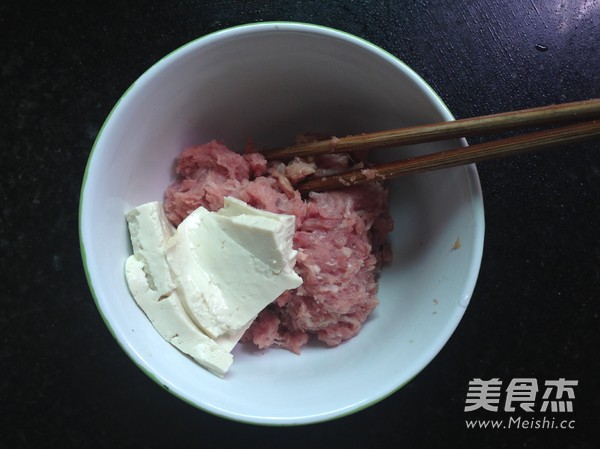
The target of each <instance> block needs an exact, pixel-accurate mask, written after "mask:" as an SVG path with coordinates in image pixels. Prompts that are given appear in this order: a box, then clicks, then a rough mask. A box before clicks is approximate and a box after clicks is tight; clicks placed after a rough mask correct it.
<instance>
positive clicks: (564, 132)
mask: <svg viewBox="0 0 600 449" xmlns="http://www.w3.org/2000/svg"><path fill="white" fill-rule="evenodd" d="M595 138H600V119H599V120H592V121H587V122H582V123H576V124H573V125H567V126H563V127H559V128H553V129H549V130H545V131H538V132H533V133H528V134H524V135H520V136H516V137H509V138H505V139H499V140H495V141H491V142H486V143H481V144H476V145H471V146H468V147H459V148H455V149H452V150H448V151H442V152H439V153H433V154H427V155H424V156H417V157H412V158H408V159H404V160H400V161H395V162H389V163H386V164H379V165H374V166H372V167H369V168H366V169H359V170H351V171H348V172H345V173H342V174H337V175H331V176H327V177H322V178H315V179H310V180H308V181H305V182H302V183H300V184H298V185H297V186H296V188H297V189H298V190H299V191H300V192H301V193H307V192H311V191H324V190H332V189H337V188H343V187H348V186H352V185H358V184H364V183H367V182H372V181H383V180H387V179H391V178H396V177H399V176H403V175H408V174H414V173H422V172H426V171H431V170H438V169H442V168H450V167H456V166H459V165H466V164H471V163H474V162H481V161H484V160H488V159H497V158H501V157H507V156H512V155H516V154H519V153H524V152H531V151H539V150H544V149H547V148H552V147H556V146H560V145H568V144H572V143H578V142H583V141H586V140H592V139H595Z"/></svg>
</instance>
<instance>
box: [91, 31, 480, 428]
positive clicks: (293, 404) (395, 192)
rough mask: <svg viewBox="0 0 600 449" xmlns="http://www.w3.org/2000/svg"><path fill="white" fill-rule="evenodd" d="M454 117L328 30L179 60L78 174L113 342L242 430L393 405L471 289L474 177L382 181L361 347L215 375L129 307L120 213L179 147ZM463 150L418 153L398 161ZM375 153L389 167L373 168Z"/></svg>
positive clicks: (368, 47)
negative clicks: (382, 209) (378, 236)
mask: <svg viewBox="0 0 600 449" xmlns="http://www.w3.org/2000/svg"><path fill="white" fill-rule="evenodd" d="M451 119H452V116H451V114H450V112H449V111H448V109H447V108H446V107H445V106H444V104H443V103H442V101H441V100H440V98H439V97H438V96H437V95H436V94H435V92H433V90H432V89H431V88H430V87H428V86H427V85H426V84H425V82H424V81H423V80H422V79H421V78H419V77H418V76H417V75H416V74H415V73H414V72H413V71H411V69H410V68H408V67H407V66H406V65H404V64H403V63H402V62H400V61H399V60H397V59H396V58H394V57H393V56H392V55H390V54H388V53H386V52H385V51H383V50H381V49H380V48H378V47H376V46H374V45H372V44H370V43H368V42H366V41H364V40H361V39H359V38H356V37H354V36H351V35H348V34H346V33H342V32H339V31H336V30H332V29H327V28H323V27H318V26H312V25H306V24H296V23H264V24H253V25H245V26H240V27H236V28H232V29H228V30H224V31H221V32H217V33H214V34H211V35H208V36H205V37H202V38H200V39H198V40H195V41H193V42H191V43H189V44H187V45H185V46H183V47H182V48H180V49H178V50H176V51H174V52H173V53H171V54H170V55H168V56H167V57H165V58H164V59H162V60H160V61H159V62H158V63H156V64H155V65H154V66H153V67H151V68H150V69H149V70H148V71H147V72H146V73H145V74H143V75H142V76H141V77H140V78H139V79H138V80H137V81H136V82H135V83H134V84H133V86H131V88H130V89H129V90H128V91H127V92H126V93H125V94H124V95H123V97H122V98H121V100H120V101H119V102H118V103H117V105H116V106H115V108H114V109H113V111H112V112H111V114H110V116H109V117H108V119H107V120H106V122H105V124H104V126H103V127H102V129H101V131H100V133H99V135H98V138H97V140H96V142H95V144H94V148H93V150H92V154H91V156H90V159H89V162H88V166H87V170H86V174H85V179H84V183H83V188H82V195H81V206H80V236H81V251H82V257H83V261H84V265H85V268H86V273H87V277H88V281H89V285H90V287H91V290H92V293H93V296H94V298H95V301H96V303H97V306H98V309H99V310H100V313H101V314H102V316H103V318H104V320H105V322H106V324H107V326H108V327H109V328H110V331H111V332H112V334H113V335H114V337H115V338H116V340H117V341H118V343H119V344H120V345H121V346H122V347H123V349H124V350H125V352H126V353H127V354H128V355H129V356H130V357H131V359H132V360H133V361H134V362H135V363H136V364H137V365H138V366H139V367H140V368H141V369H142V370H144V372H146V373H147V374H148V375H149V376H150V377H151V378H152V379H154V380H155V381H156V382H157V383H158V384H159V385H161V386H163V387H164V388H166V389H168V390H169V391H170V392H172V393H173V394H175V395H176V396H178V397H180V398H181V399H183V400H185V401H187V402H189V403H190V404H193V405H195V406H197V407H199V408H201V409H203V410H205V411H207V412H210V413H213V414H216V415H219V416H222V417H226V418H229V419H233V420H237V421H242V422H250V423H259V424H275V425H295V424H306V423H312V422H318V421H325V420H330V419H334V418H336V417H340V416H343V415H347V414H350V413H353V412H356V411H358V410H361V409H363V408H365V407H368V406H369V405H371V404H373V403H375V402H377V401H379V400H381V399H382V398H384V397H386V396H388V395H390V394H392V393H393V392H394V391H396V390H397V389H398V388H400V387H402V386H403V385H404V384H405V383H407V382H408V381H409V380H410V379H412V378H413V377H414V376H415V375H416V374H417V373H418V372H419V371H420V370H422V369H423V368H424V367H425V366H426V365H427V364H428V363H429V362H430V361H431V359H432V358H433V357H434V356H435V355H436V354H437V353H438V352H439V351H440V350H441V348H442V347H443V346H444V344H445V343H446V341H447V340H448V338H449V337H450V336H451V334H452V333H453V331H454V329H455V328H456V326H457V325H458V323H459V321H460V319H461V317H462V315H463V313H464V311H465V308H466V307H467V304H468V303H469V299H470V297H471V294H472V292H473V289H474V286H475V282H476V278H477V274H478V271H479V265H480V261H481V255H482V248H483V235H484V216H483V204H482V196H481V192H480V185H479V179H478V176H477V172H476V169H475V167H474V166H467V167H459V168H455V169H447V170H444V171H439V172H434V173H428V174H421V175H416V176H411V177H406V178H403V179H400V180H396V181H394V182H392V184H391V207H392V210H393V216H394V220H395V231H394V232H393V235H392V237H391V241H392V246H393V251H394V261H393V264H392V265H390V266H388V267H386V268H385V270H384V272H383V275H382V277H381V282H380V290H379V299H380V301H381V305H380V306H379V307H378V309H376V311H375V312H374V313H373V314H372V316H371V318H370V319H369V320H368V321H367V323H366V324H365V326H364V328H363V330H362V332H361V333H360V334H359V335H358V336H357V337H355V338H354V339H352V340H350V341H348V342H346V343H344V344H342V345H341V346H339V347H337V348H334V349H326V348H322V347H317V346H313V347H307V348H305V350H304V351H303V353H302V355H301V356H297V355H294V354H292V353H290V352H287V351H285V350H280V349H273V350H266V351H263V352H257V351H251V350H248V349H247V348H245V347H244V346H243V345H242V346H238V347H237V348H236V349H235V350H234V363H233V366H232V368H231V370H230V372H229V373H228V375H227V377H226V378H225V379H219V378H217V377H215V376H213V375H212V374H210V373H208V372H207V371H205V370H204V369H203V368H201V367H200V366H198V365H197V364H196V363H194V362H193V361H192V360H191V359H189V358H188V357H186V356H184V355H183V354H182V353H180V352H178V351H177V350H176V349H175V348H174V347H172V346H170V345H169V344H168V343H166V342H165V341H164V340H163V339H162V338H161V337H160V336H159V335H158V333H157V332H155V330H154V328H153V327H152V325H151V324H150V322H149V321H148V320H147V319H146V317H145V315H144V313H143V312H142V311H141V310H140V309H139V308H138V306H137V305H136V303H135V302H134V300H133V299H132V297H131V295H130V293H129V291H128V288H127V285H126V282H125V278H124V273H123V267H124V263H125V259H126V257H127V256H128V255H129V254H130V253H131V246H130V243H129V235H128V231H127V227H126V222H125V218H124V214H125V212H126V211H128V210H129V209H130V208H131V207H134V206H136V205H139V204H141V203H144V202H147V201H152V200H161V199H162V198H163V192H164V189H165V188H166V187H167V185H168V184H169V183H170V182H171V181H172V168H173V162H174V160H175V158H176V156H177V154H178V153H179V152H180V151H181V150H182V149H184V148H185V147H186V146H187V145H189V144H198V143H204V142H206V141H208V140H210V139H214V138H217V139H221V140H223V141H224V142H225V143H226V144H227V145H228V146H229V147H230V148H233V149H242V148H243V146H244V144H245V143H246V140H247V139H248V138H249V137H252V138H253V139H254V142H255V144H256V145H257V147H261V146H272V145H283V144H289V143H290V142H291V141H292V140H293V138H294V136H295V135H296V134H298V133H302V132H306V131H318V132H322V133H326V134H329V135H336V136H342V135H346V134H350V133H360V132H365V131H375V130H382V129H388V128H394V127H399V126H403V125H410V124H417V123H425V122H435V121H440V120H451ZM459 144H461V143H460V142H458V141H454V142H450V143H443V144H442V143H440V144H428V145H420V146H413V147H409V148H405V149H403V150H400V151H398V152H396V153H395V156H394V157H398V154H402V155H408V154H419V153H423V152H431V151H439V150H442V149H447V148H449V147H452V146H456V145H459ZM384 154H385V155H386V156H385V157H390V156H389V155H390V152H379V155H380V156H378V157H384V156H383V155H384ZM457 239H460V243H461V245H460V248H459V249H453V245H454V244H455V242H456V241H457ZM140 406H141V405H140Z"/></svg>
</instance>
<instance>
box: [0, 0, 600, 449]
mask: <svg viewBox="0 0 600 449" xmlns="http://www.w3.org/2000/svg"><path fill="white" fill-rule="evenodd" d="M17 4H18V5H19V6H16V5H17ZM267 20H292V21H303V22H312V23H317V24H322V25H327V26H331V27H335V28H338V29H341V30H344V31H347V32H350V33H353V34H356V35H358V36H360V37H363V38H365V39H368V40H370V41H372V42H373V43H375V44H377V45H379V46H381V47H383V48H384V49H386V50H388V51H389V52H391V53H392V54H394V55H396V56H397V57H399V58H400V59H402V60H403V61H405V62H406V63H408V64H409V65H410V66H411V67H412V68H413V69H414V70H415V71H416V72H418V73H419V74H420V75H421V76H422V77H423V78H424V79H425V80H426V81H427V82H428V83H430V85H431V86H432V87H433V88H434V89H435V90H436V91H437V92H438V93H439V94H440V96H441V97H442V99H443V100H444V101H445V102H446V103H447V105H448V106H449V108H450V109H451V110H452V111H453V113H454V114H455V116H456V117H458V118H462V117H469V116H474V115H478V114H485V113H493V112H500V111H505V110H511V109H518V108H524V107H533V106H539V105H545V104H550V103H555V102H564V101H575V100H580V99H586V98H590V97H598V96H600V92H599V91H600V2H598V1H596V0H569V1H559V0H530V1H504V2H501V1H499V0H482V1H479V2H474V1H471V2H451V1H443V0H431V1H423V0H407V1H403V2H393V1H389V0H388V1H382V2H368V1H363V0H358V1H329V2H321V1H314V0H309V1H281V2H270V1H250V0H249V1H245V2H236V1H233V0H214V1H190V2H153V3H151V2H140V1H131V2H112V4H107V3H106V2H105V3H103V4H102V5H101V6H93V5H88V4H87V3H81V2H43V3H40V4H36V6H28V3H27V2H18V3H17V2H3V3H2V4H0V37H1V38H2V39H1V40H0V42H1V44H0V45H1V49H2V52H1V54H2V58H1V60H0V92H1V97H0V98H1V99H2V104H1V108H0V111H1V112H0V113H1V121H0V149H1V159H0V161H1V162H0V171H1V176H0V195H1V205H0V287H1V289H0V291H1V293H0V306H1V307H0V341H1V343H0V364H1V365H0V366H1V369H2V375H1V376H0V448H21V447H23V448H25V447H27V448H44V447H60V448H68V447H77V448H96V447H110V448H119V447H136V448H146V447H147V448H151V447H183V445H184V444H190V443H191V444H195V445H202V444H204V443H206V442H207V441H208V442H219V443H218V444H214V447H219V448H226V447H241V442H245V444H249V445H251V446H249V447H265V448H267V447H282V446H292V447H325V446H328V447H330V446H332V445H333V447H361V448H363V447H395V448H399V447H413V448H420V447H424V448H427V447H507V448H509V447H510V448H513V447H528V448H530V447H565V448H580V449H583V448H594V447H598V446H597V445H598V443H599V440H600V438H598V436H597V435H598V434H597V433H596V432H597V429H596V430H595V428H597V426H598V423H599V422H600V380H599V379H600V376H599V375H598V373H599V372H600V356H599V355H598V347H599V346H600V336H599V334H600V332H599V324H600V317H599V313H600V238H599V237H598V224H599V223H600V207H599V206H598V197H599V194H600V153H599V152H598V151H599V146H600V142H598V141H596V142H593V143H587V144H582V145H576V146H572V147H569V148H564V149H562V150H550V151H547V152H544V153H538V154H528V155H522V156H518V157H514V158H511V159H505V160H499V161H491V162H485V163H481V164H480V165H479V166H478V168H479V174H480V178H481V184H482V188H483V194H484V201H485V210H486V240H485V250H484V258H483V262H482V266H481V272H480V277H479V281H478V284H477V287H476V290H475V292H474V296H473V299H472V301H471V304H470V306H469V308H468V310H467V312H466V314H465V316H464V319H463V320H462V322H461V324H460V325H459V327H458V329H457V331H456V332H455V334H454V335H453V337H452V338H451V339H450V341H449V342H448V344H447V345H446V346H445V347H444V349H443V350H442V351H441V353H440V354H439V355H438V356H437V357H436V358H435V359H434V360H433V362H432V363H431V364H430V365H429V366H428V367H427V368H426V369H425V370H424V371H423V372H422V373H421V374H419V375H418V376H417V377H416V378H415V379H414V380H413V381H412V382H410V383H409V384H408V385H407V386H406V387H404V388H402V389H401V390H400V391H398V392H396V393H395V394H393V395H392V396H390V397H388V398H387V399H385V400H384V401H382V402H381V403H379V404H377V405H375V406H373V407H371V408H369V409H367V410H364V411H362V412H359V413H357V414H355V415H352V416H349V417H345V418H343V419H340V420H337V421H333V422H329V423H323V424H318V425H313V426H306V427H297V428H269V427H256V426H250V425H245V424H237V423H233V422H229V421H226V420H223V419H220V418H216V417H214V416H211V415H208V414H206V413H204V412H202V411H199V410H196V409H195V408H193V407H191V406H190V405H187V404H185V403H184V402H182V401H180V400H179V399H177V398H175V397H174V396H172V395H170V394H169V393H168V392H166V391H165V390H163V389H162V388H160V387H159V386H157V385H156V384H155V383H154V382H153V381H152V380H150V379H149V378H148V377H146V375H145V374H143V373H142V372H141V371H140V370H139V369H138V368H137V367H136V366H135V365H134V364H133V363H132V362H131V361H130V360H129V359H128V358H127V356H126V355H125V354H124V353H123V351H122V350H121V349H120V347H119V346H118V345H117V343H116V342H115V341H114V340H113V338H112V336H111V335H110V333H109V331H108V330H107V328H106V326H105V325H104V323H103V321H102V319H101V317H100V314H99V313H98V311H97V310H96V307H95V305H94V302H93V299H92V296H91V294H90V292H89V290H88V286H87V283H86V280H85V276H84V272H83V267H82V263H81V257H80V252H79V241H78V229H77V224H78V223H77V219H78V217H77V212H78V202H79V191H80V188H81V180H82V176H83V172H84V168H85V164H86V161H87V158H88V155H89V153H90V149H91V146H92V143H93V141H94V139H95V137H96V135H97V133H98V130H99V129H100V127H101V125H102V123H103V121H104V119H105V117H106V116H107V115H108V113H109V111H110V110H111V109H112V107H113V106H114V104H115V103H116V102H117V100H118V99H119V97H120V96H121V94H122V93H123V92H124V91H125V90H126V89H127V88H128V87H129V86H130V85H131V83H132V82H133V81H134V80H135V79H136V78H137V77H138V76H139V75H141V74H142V73H143V72H144V71H145V70H146V69H147V68H149V67H150V66H151V65H152V64H153V63H154V62H156V61H157V60H158V59H160V58H161V57H162V56H164V55H165V54H167V53H168V52H170V51H172V50H174V49H176V48H177V47H179V46H181V45H182V44H184V43H186V42H188V41H190V40H192V39H194V38H196V37H199V36H202V35H204V34H207V33H209V32H212V31H215V30H218V29H221V28H225V27H228V26H232V25H236V24H241V23H247V22H256V21H267ZM472 141H474V140H472ZM474 378H482V379H491V378H499V379H501V380H502V381H503V382H505V385H506V384H508V383H509V382H510V381H511V380H513V379H516V378H535V379H537V380H538V382H540V383H543V382H544V381H546V380H552V379H559V378H565V379H567V380H577V381H578V385H577V387H575V389H574V393H575V398H574V399H573V400H572V404H573V412H571V413H568V412H564V413H559V412H555V413H549V414H548V413H547V414H546V415H544V416H546V417H548V418H549V419H554V420H555V421H557V422H558V421H560V420H562V419H567V420H569V421H570V422H571V421H572V422H573V425H574V429H547V428H542V429H533V430H525V429H514V428H512V429H489V428H488V429H467V428H466V424H465V420H466V419H482V420H483V419H505V420H508V419H509V418H510V417H511V416H516V415H511V414H510V413H508V412H504V411H499V412H495V413H493V412H487V411H485V410H478V411H475V412H465V411H464V407H465V399H466V395H467V390H468V383H469V381H470V380H472V379H474ZM539 394H540V395H541V391H540V392H539ZM538 398H539V396H538ZM523 414H524V415H527V414H526V413H523ZM527 416H532V417H535V418H536V419H537V418H541V417H542V415H541V414H536V413H534V414H530V415H527Z"/></svg>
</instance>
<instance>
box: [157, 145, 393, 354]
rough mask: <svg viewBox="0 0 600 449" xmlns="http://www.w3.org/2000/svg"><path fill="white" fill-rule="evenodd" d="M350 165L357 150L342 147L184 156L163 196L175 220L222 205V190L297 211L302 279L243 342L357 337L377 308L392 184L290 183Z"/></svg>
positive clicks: (211, 150) (205, 151)
mask: <svg viewBox="0 0 600 449" xmlns="http://www.w3.org/2000/svg"><path fill="white" fill-rule="evenodd" d="M360 164H362V162H361V163H360ZM351 166H353V161H352V159H351V157H349V156H348V155H339V154H331V155H326V156H321V157H318V158H314V159H313V158H311V159H310V160H304V159H297V158H296V159H294V160H292V161H290V162H288V163H287V164H285V163H283V162H273V161H270V162H267V161H266V160H265V159H264V157H263V156H262V155H261V154H259V153H246V154H243V155H242V154H238V153H235V152H233V151H231V150H229V149H228V148H227V147H225V146H224V145H223V144H221V143H219V142H216V141H212V142H209V143H207V144H205V145H200V146H194V147H190V148H188V149H186V150H184V151H183V152H182V153H181V154H180V156H179V158H178V161H177V167H176V174H177V179H176V181H175V182H174V183H173V184H172V185H171V186H169V188H168V189H167V191H166V199H165V210H166V213H167V216H168V217H169V219H170V221H171V222H172V223H173V224H174V225H176V226H177V225H178V224H179V223H181V221H182V220H183V219H184V218H185V217H187V216H188V215H189V214H190V213H191V212H192V211H193V210H195V209H196V208H198V207H199V206H204V207H205V208H207V209H209V210H212V211H216V210H218V209H220V208H221V207H223V198H224V197H225V196H232V197H235V198H238V199H240V200H242V201H245V202H246V203H248V204H249V205H251V206H253V207H256V208H259V209H263V210H267V211H270V212H275V213H285V214H291V215H295V217H296V232H295V234H294V248H295V249H296V250H297V251H298V256H297V260H296V266H295V268H294V269H295V270H296V272H297V273H298V274H299V275H300V276H301V277H302V279H303V281H304V282H303V284H302V285H301V286H300V287H298V288H297V289H295V290H289V291H287V292H285V293H283V294H282V295H281V296H280V297H279V298H277V299H276V300H275V301H274V302H273V303H272V304H270V305H269V306H268V307H267V308H266V309H265V310H263V311H262V312H261V313H260V314H259V316H258V317H257V319H256V320H255V321H254V323H253V324H252V326H251V327H250V328H249V329H248V330H247V331H246V333H245V335H244V338H243V341H245V342H252V343H254V344H255V345H257V346H258V347H259V348H267V347H270V346H282V347H284V348H287V349H289V350H290V351H293V352H295V353H299V352H300V348H301V347H302V346H303V345H305V344H306V343H307V342H308V341H309V339H310V337H311V335H314V336H316V338H317V339H318V340H320V341H322V342H324V343H325V344H327V345H328V346H336V345H339V344H340V343H341V342H343V341H345V340H348V339H349V338H352V337H353V336H355V335H356V334H357V333H358V332H359V331H360V329H361V326H362V324H363V323H364V322H365V320H366V319H367V317H368V316H369V314H370V313H371V312H372V311H373V309H374V308H375V307H376V306H377V304H378V300H377V296H376V293H377V277H378V275H379V272H380V268H381V264H382V263H383V262H385V259H387V258H389V254H390V252H389V248H387V247H386V243H385V241H386V236H387V234H388V233H389V232H390V231H391V229H392V220H391V217H390V215H389V212H388V203H387V190H386V188H385V186H384V185H383V184H381V183H370V184H365V185H362V186H355V187H349V188H346V189H342V190H336V191H331V192H323V193H315V192H312V193H310V194H309V196H308V198H306V199H305V200H304V199H303V198H302V197H301V196H300V194H299V193H298V191H296V190H295V189H294V187H293V185H294V184H295V183H297V182H298V181H300V180H301V179H303V178H305V177H306V176H309V175H314V176H323V175H324V174H325V173H327V174H330V173H332V172H335V171H336V170H337V171H338V172H339V171H343V170H346V169H348V168H349V167H351ZM354 166H355V165H354Z"/></svg>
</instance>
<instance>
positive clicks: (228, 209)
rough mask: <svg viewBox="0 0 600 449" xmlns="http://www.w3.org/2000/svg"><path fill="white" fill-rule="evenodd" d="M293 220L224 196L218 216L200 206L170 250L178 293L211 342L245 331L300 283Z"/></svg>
mask: <svg viewBox="0 0 600 449" xmlns="http://www.w3.org/2000/svg"><path fill="white" fill-rule="evenodd" d="M294 229H295V217H293V216H290V215H281V214H272V213H270V212H264V211H261V210H258V209H255V208H251V207H250V206H247V205H246V204H245V203H243V202H241V201H239V200H235V199H232V198H225V206H224V208H223V209H221V210H220V211H218V212H216V213H215V212H209V211H208V210H206V209H204V208H202V207H200V208H198V209H196V210H195V211H194V212H192V213H191V214H190V215H189V216H188V217H187V218H186V219H185V220H183V222H182V223H181V224H180V225H179V227H178V228H177V232H176V233H175V234H174V235H173V236H172V237H171V238H170V239H169V241H168V242H167V246H166V253H167V261H168V263H169V266H170V267H171V271H172V273H173V275H174V279H175V281H176V284H177V292H178V293H179V296H180V298H181V301H182V303H183V305H184V307H185V308H186V310H187V312H188V313H189V314H190V316H192V318H193V319H194V321H195V322H196V324H198V326H199V327H200V328H201V329H202V330H204V332H205V333H206V334H207V335H209V336H210V337H212V338H219V337H222V336H224V335H232V334H235V333H237V332H239V331H240V329H243V328H244V326H246V325H247V323H249V322H251V321H252V320H253V319H254V318H255V317H256V315H257V314H258V313H259V312H260V311H261V310H263V309H264V308H265V307H266V306H267V305H269V304H270V303H271V302H273V301H274V300H275V299H276V298H277V297H278V296H279V295H281V294H282V293H283V292H284V291H286V290H288V289H292V288H296V287H298V286H300V285H301V284H302V279H301V278H300V277H299V276H298V275H297V274H296V273H295V272H294V270H293V264H294V263H295V257H296V252H295V251H294V250H293V249H292V237H293V234H294Z"/></svg>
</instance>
